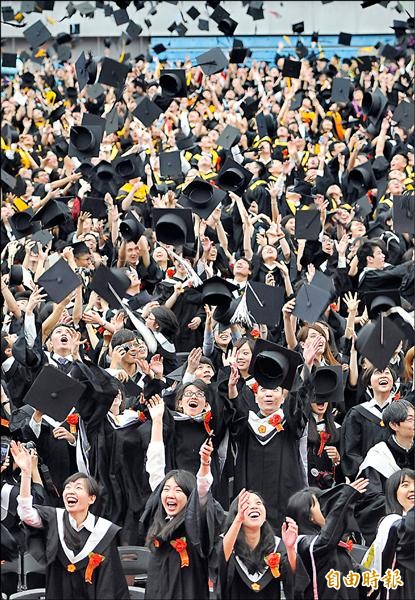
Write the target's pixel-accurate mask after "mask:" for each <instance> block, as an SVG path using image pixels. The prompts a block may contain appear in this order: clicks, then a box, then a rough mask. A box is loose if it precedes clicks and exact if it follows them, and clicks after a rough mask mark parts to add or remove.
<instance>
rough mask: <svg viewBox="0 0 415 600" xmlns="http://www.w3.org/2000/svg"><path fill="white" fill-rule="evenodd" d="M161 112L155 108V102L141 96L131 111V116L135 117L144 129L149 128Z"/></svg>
mask: <svg viewBox="0 0 415 600" xmlns="http://www.w3.org/2000/svg"><path fill="white" fill-rule="evenodd" d="M162 112H163V111H162V109H161V108H160V107H159V106H157V104H156V103H155V102H153V101H152V100H150V98H149V97H148V96H142V97H141V98H140V99H139V100H138V102H137V105H136V107H135V109H134V110H133V115H134V116H135V117H137V119H139V120H140V121H141V122H142V123H143V125H144V126H145V127H150V125H151V124H152V123H153V122H154V121H155V120H156V119H158V117H159V116H160V115H161V113H162Z"/></svg>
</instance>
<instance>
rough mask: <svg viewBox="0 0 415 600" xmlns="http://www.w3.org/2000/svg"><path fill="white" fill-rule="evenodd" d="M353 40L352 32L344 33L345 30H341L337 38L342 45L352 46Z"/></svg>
mask: <svg viewBox="0 0 415 600" xmlns="http://www.w3.org/2000/svg"><path fill="white" fill-rule="evenodd" d="M351 41H352V34H351V33H344V32H343V31H341V32H340V33H339V37H338V39H337V43H338V44H340V45H341V46H350V44H351Z"/></svg>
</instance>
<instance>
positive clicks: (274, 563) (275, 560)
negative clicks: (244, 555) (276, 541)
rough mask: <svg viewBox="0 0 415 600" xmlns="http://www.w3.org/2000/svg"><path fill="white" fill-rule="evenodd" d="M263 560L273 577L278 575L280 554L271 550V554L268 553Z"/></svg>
mask: <svg viewBox="0 0 415 600" xmlns="http://www.w3.org/2000/svg"><path fill="white" fill-rule="evenodd" d="M264 560H265V562H266V563H267V565H268V566H269V568H270V569H271V573H272V575H273V577H279V576H280V560H281V554H280V553H279V552H271V554H268V556H266V557H265V558H264Z"/></svg>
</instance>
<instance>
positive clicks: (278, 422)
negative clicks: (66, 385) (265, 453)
mask: <svg viewBox="0 0 415 600" xmlns="http://www.w3.org/2000/svg"><path fill="white" fill-rule="evenodd" d="M268 423H269V424H270V425H272V426H273V427H275V429H276V430H277V431H284V427H283V425H282V419H281V416H280V415H272V417H271V418H270V419H268ZM270 556H271V555H270Z"/></svg>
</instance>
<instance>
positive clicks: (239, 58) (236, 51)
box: [229, 48, 252, 64]
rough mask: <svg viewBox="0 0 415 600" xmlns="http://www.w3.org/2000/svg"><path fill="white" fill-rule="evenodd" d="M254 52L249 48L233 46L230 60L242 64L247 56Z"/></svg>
mask: <svg viewBox="0 0 415 600" xmlns="http://www.w3.org/2000/svg"><path fill="white" fill-rule="evenodd" d="M251 54H252V52H251V50H250V49H249V48H232V50H231V52H230V54H229V62H230V63H236V64H242V63H243V62H244V60H245V58H246V57H247V56H251Z"/></svg>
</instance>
